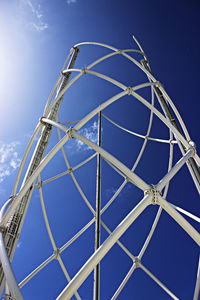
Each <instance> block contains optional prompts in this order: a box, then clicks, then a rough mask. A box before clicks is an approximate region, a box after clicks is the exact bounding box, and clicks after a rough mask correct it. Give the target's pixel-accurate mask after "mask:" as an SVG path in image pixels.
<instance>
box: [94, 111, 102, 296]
mask: <svg viewBox="0 0 200 300" xmlns="http://www.w3.org/2000/svg"><path fill="white" fill-rule="evenodd" d="M98 146H100V147H101V112H99V114H98ZM100 237H101V155H100V154H99V153H98V155H97V184H96V222H95V251H96V250H97V249H98V248H99V247H100ZM93 299H94V300H99V299H100V263H98V264H97V265H96V267H95V269H94V294H93Z"/></svg>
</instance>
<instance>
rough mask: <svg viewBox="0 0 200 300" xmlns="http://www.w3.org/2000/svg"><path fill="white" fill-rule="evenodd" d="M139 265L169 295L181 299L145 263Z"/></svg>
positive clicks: (176, 299) (175, 299)
mask: <svg viewBox="0 0 200 300" xmlns="http://www.w3.org/2000/svg"><path fill="white" fill-rule="evenodd" d="M138 264H139V267H140V268H141V269H142V270H143V271H144V272H145V273H146V274H147V275H149V277H151V279H153V280H154V281H155V282H156V283H157V284H158V285H159V286H160V287H161V288H162V289H163V290H164V291H165V292H166V293H167V294H168V295H170V296H171V297H172V298H173V299H174V300H179V298H178V297H176V296H175V295H174V294H173V293H172V292H171V291H170V290H169V289H168V288H167V287H166V286H165V285H164V284H163V283H162V282H161V281H160V280H159V279H158V278H157V277H156V276H154V275H153V274H152V273H151V272H150V271H149V270H148V269H147V268H146V267H145V266H144V265H142V264H141V263H138Z"/></svg>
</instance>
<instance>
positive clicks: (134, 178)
mask: <svg viewBox="0 0 200 300" xmlns="http://www.w3.org/2000/svg"><path fill="white" fill-rule="evenodd" d="M72 132H73V133H72V135H73V137H76V138H77V139H79V140H81V141H82V142H83V143H85V144H87V145H88V146H90V147H91V148H93V149H94V150H95V151H96V152H98V153H100V154H101V156H102V157H104V158H105V159H107V160H108V161H110V162H111V163H112V164H113V165H114V166H116V167H117V168H118V169H119V170H120V171H122V172H123V173H124V174H125V175H126V176H127V177H128V178H129V179H130V180H131V181H132V183H133V184H134V185H136V186H138V187H139V188H140V189H142V190H143V191H145V190H148V189H149V188H150V186H149V185H148V184H147V183H146V182H144V181H143V180H142V179H141V178H140V177H139V176H137V175H136V174H135V173H133V172H131V170H130V169H129V168H127V167H126V166H125V165H124V164H123V163H121V162H120V161H119V160H118V159H116V158H115V157H114V156H113V155H111V154H110V153H108V152H107V151H105V150H104V149H103V148H101V147H99V146H97V145H96V144H95V143H93V142H91V141H90V140H89V139H87V138H85V137H84V136H82V135H80V134H79V133H78V132H76V131H75V130H72Z"/></svg>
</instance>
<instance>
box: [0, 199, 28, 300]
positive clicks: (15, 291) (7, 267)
mask: <svg viewBox="0 0 200 300" xmlns="http://www.w3.org/2000/svg"><path fill="white" fill-rule="evenodd" d="M11 203H12V199H9V200H8V201H7V202H6V203H5V204H4V206H3V207H2V209H1V211H0V221H1V220H2V217H3V215H4V213H5V211H6V209H7V208H8V207H9V205H10V204H11ZM0 260H1V265H2V268H3V271H4V275H5V278H6V282H7V285H8V288H9V291H10V292H11V295H12V296H13V297H14V298H15V299H16V300H23V299H24V298H23V296H22V293H21V290H20V288H19V286H18V284H17V281H16V278H15V275H14V273H13V270H12V267H11V263H10V260H9V257H8V254H7V251H6V248H5V244H4V239H3V234H2V232H1V231H0Z"/></svg>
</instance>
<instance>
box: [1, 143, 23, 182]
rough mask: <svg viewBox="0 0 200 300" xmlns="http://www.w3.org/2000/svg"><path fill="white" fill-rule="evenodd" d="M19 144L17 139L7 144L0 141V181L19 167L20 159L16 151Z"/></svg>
mask: <svg viewBox="0 0 200 300" xmlns="http://www.w3.org/2000/svg"><path fill="white" fill-rule="evenodd" d="M19 144H20V143H19V142H18V141H15V142H11V143H8V144H6V143H3V142H0V182H2V181H3V180H4V179H5V178H6V177H7V176H9V175H11V174H12V173H13V171H15V170H16V169H17V168H18V167H19V165H20V161H21V159H20V158H19V155H18V152H17V151H16V148H17V146H18V145H19Z"/></svg>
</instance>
